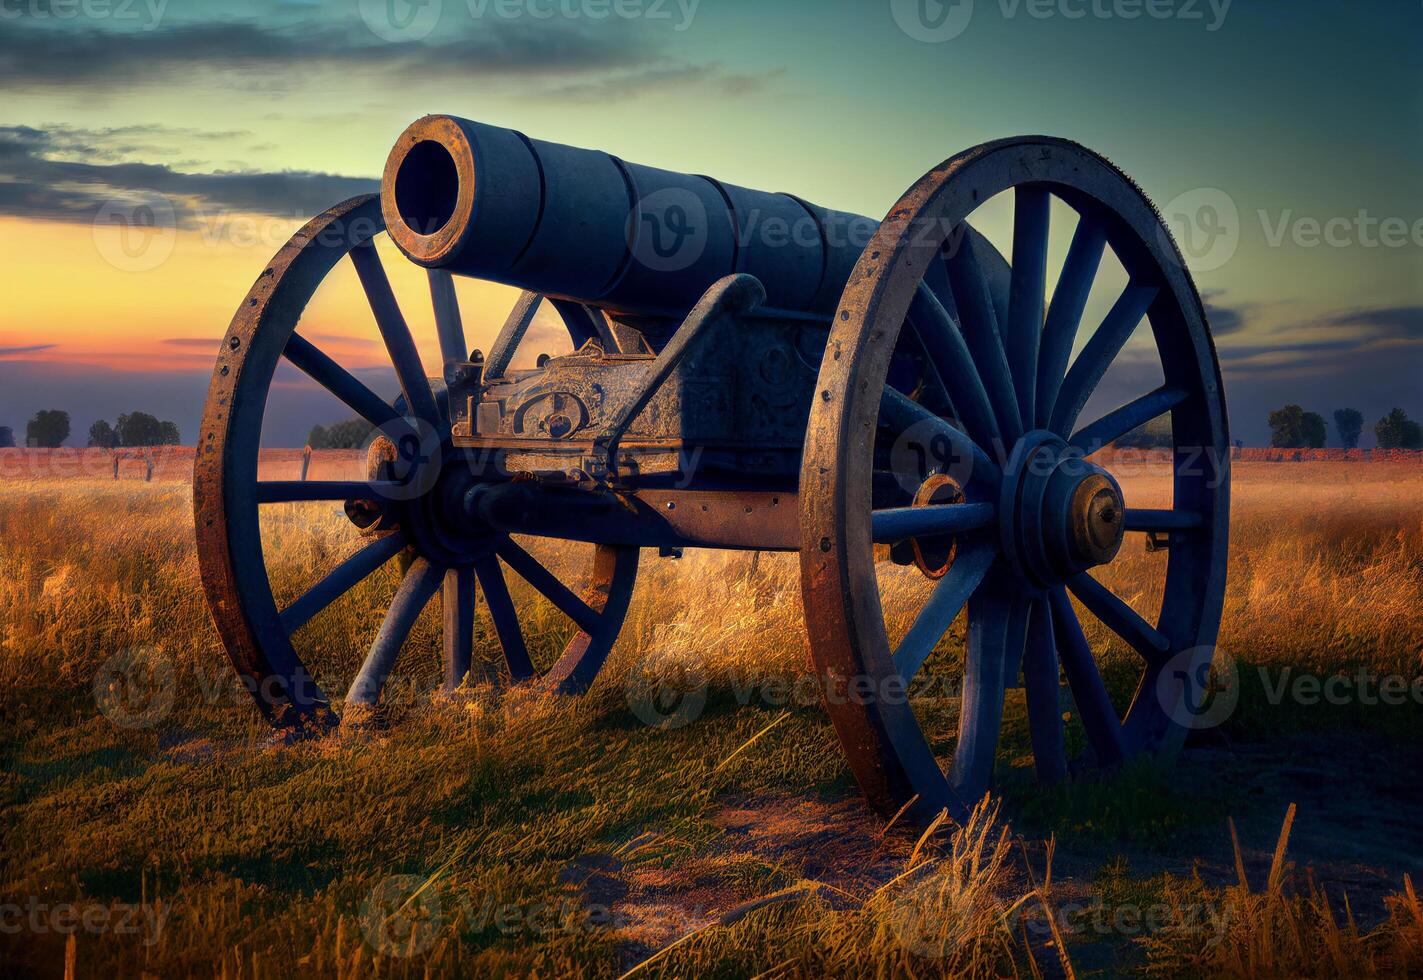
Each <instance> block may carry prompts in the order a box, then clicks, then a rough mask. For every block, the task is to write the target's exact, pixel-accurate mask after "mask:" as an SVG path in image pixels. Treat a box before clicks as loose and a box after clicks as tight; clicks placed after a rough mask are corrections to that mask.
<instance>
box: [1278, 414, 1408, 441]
mask: <svg viewBox="0 0 1423 980" xmlns="http://www.w3.org/2000/svg"><path fill="white" fill-rule="evenodd" d="M1268 422H1269V423H1270V445H1271V446H1273V447H1275V448H1276V449H1320V448H1323V446H1324V443H1325V441H1326V440H1327V438H1328V433H1327V431H1326V429H1325V422H1324V416H1322V415H1320V414H1319V413H1318V412H1307V411H1305V410H1304V409H1303V408H1302V407H1300V406H1299V405H1294V404H1290V405H1285V406H1284V407H1282V408H1277V409H1275V411H1273V412H1271V413H1270V414H1269V417H1268ZM1334 431H1335V433H1336V434H1337V435H1338V437H1339V443H1340V445H1342V446H1343V447H1344V448H1345V449H1357V448H1358V445H1359V436H1360V435H1362V434H1363V431H1364V414H1363V413H1362V412H1360V411H1359V410H1358V409H1356V408H1338V409H1335V410H1334ZM1374 438H1375V439H1376V440H1377V441H1378V445H1379V448H1380V449H1423V429H1421V428H1420V427H1419V425H1418V423H1417V422H1415V421H1413V420H1412V419H1410V418H1409V417H1408V413H1407V412H1405V411H1404V410H1403V409H1401V408H1395V409H1393V410H1392V411H1390V412H1389V413H1388V414H1387V415H1385V416H1384V417H1383V418H1381V419H1379V420H1378V421H1377V422H1375V423H1374Z"/></svg>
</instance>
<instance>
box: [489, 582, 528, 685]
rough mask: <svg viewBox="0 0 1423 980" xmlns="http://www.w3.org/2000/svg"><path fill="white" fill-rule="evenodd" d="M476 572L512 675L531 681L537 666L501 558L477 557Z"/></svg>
mask: <svg viewBox="0 0 1423 980" xmlns="http://www.w3.org/2000/svg"><path fill="white" fill-rule="evenodd" d="M474 574H475V575H477V576H478V577H479V587H480V589H482V590H483V592H484V601H485V603H486V604H487V605H488V606H489V618H490V619H492V620H493V621H494V632H496V633H498V634H499V645H500V646H501V647H503V649H504V662H505V663H506V664H508V666H509V676H511V677H512V678H513V679H514V680H516V681H522V680H528V679H529V678H530V677H533V676H534V665H533V661H531V660H530V659H529V650H528V648H527V647H526V646H524V631H523V629H521V628H520V626H519V614H518V612H517V610H515V609H514V600H513V599H511V598H510V597H509V587H508V586H507V585H506V584H505V583H504V570H503V569H501V568H500V567H499V559H497V558H495V557H494V556H493V555H485V556H484V557H483V558H479V559H477V560H476V561H475V563H474Z"/></svg>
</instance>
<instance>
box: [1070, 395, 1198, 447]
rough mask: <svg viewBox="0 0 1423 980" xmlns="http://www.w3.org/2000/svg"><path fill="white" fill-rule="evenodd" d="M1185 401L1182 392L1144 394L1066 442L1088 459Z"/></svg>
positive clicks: (1078, 431) (1076, 433)
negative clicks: (1079, 450) (1104, 447)
mask: <svg viewBox="0 0 1423 980" xmlns="http://www.w3.org/2000/svg"><path fill="white" fill-rule="evenodd" d="M1185 400H1186V392H1185V391H1183V390H1181V389H1180V388H1172V387H1170V386H1168V385H1162V386H1161V387H1160V388H1157V389H1156V390H1155V391H1150V392H1147V393H1146V394H1145V395H1142V396H1141V397H1140V398H1138V399H1136V400H1135V401H1131V402H1128V403H1127V404H1125V405H1123V406H1122V407H1121V408H1118V409H1115V410H1113V411H1111V412H1108V413H1107V414H1106V415H1103V416H1102V417H1101V418H1099V419H1098V420H1097V421H1095V422H1093V423H1092V424H1091V425H1086V426H1083V427H1082V428H1081V429H1078V430H1077V431H1076V432H1074V433H1073V434H1072V438H1071V439H1069V440H1068V442H1069V443H1071V444H1072V445H1074V446H1076V447H1077V448H1079V449H1081V450H1082V451H1083V452H1084V453H1086V454H1087V455H1089V456H1090V455H1091V454H1092V453H1095V452H1096V451H1097V450H1099V449H1101V448H1102V447H1103V446H1108V445H1111V444H1112V443H1114V442H1116V441H1117V440H1118V439H1120V438H1121V437H1122V436H1124V435H1126V434H1127V433H1128V432H1130V431H1132V430H1133V429H1135V428H1136V427H1137V426H1139V425H1145V424H1146V423H1147V422H1150V421H1151V420H1152V419H1154V418H1157V417H1158V416H1160V415H1163V414H1165V413H1166V412H1169V411H1171V409H1173V408H1175V407H1176V406H1177V405H1179V404H1181V403H1182V402H1183V401H1185Z"/></svg>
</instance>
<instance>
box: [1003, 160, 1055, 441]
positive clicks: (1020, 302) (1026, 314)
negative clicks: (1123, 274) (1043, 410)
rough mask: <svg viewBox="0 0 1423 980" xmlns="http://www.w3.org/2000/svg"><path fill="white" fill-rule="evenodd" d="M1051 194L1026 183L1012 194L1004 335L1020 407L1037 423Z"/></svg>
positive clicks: (1025, 418) (1028, 421) (1027, 419)
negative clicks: (1010, 267) (1010, 264)
mask: <svg viewBox="0 0 1423 980" xmlns="http://www.w3.org/2000/svg"><path fill="white" fill-rule="evenodd" d="M1050 202H1051V198H1050V197H1049V195H1048V192H1047V190H1046V189H1045V188H1042V187H1038V186H1035V185H1032V184H1024V185H1023V186H1021V187H1019V188H1018V189H1017V191H1015V192H1014V200H1013V278H1012V280H1011V286H1010V287H1009V294H1008V324H1007V329H1006V330H1005V331H1004V340H1005V343H1006V345H1007V348H1008V361H1009V364H1010V365H1011V366H1012V373H1013V387H1014V389H1016V390H1017V392H1018V413H1019V415H1020V417H1021V418H1022V420H1023V424H1024V425H1030V424H1033V421H1034V418H1035V415H1034V407H1033V406H1034V405H1035V403H1036V400H1037V399H1036V395H1037V384H1038V381H1037V370H1038V344H1039V343H1041V342H1042V334H1043V301H1044V294H1045V291H1046V289H1047V236H1048V221H1049V214H1048V212H1049V204H1050Z"/></svg>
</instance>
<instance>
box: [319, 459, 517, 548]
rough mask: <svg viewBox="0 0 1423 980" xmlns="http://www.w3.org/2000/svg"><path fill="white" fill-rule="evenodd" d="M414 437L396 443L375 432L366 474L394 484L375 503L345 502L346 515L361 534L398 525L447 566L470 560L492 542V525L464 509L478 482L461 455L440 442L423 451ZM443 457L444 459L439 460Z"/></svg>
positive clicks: (489, 546) (417, 543) (419, 546)
mask: <svg viewBox="0 0 1423 980" xmlns="http://www.w3.org/2000/svg"><path fill="white" fill-rule="evenodd" d="M425 448H426V447H423V446H422V444H421V442H420V440H419V438H418V436H417V435H415V434H413V433H405V434H402V438H401V443H400V444H399V445H398V444H397V442H396V441H393V440H392V439H391V438H389V437H388V436H385V435H380V436H377V437H376V438H375V439H374V440H373V441H372V442H371V445H370V448H369V449H368V450H367V453H366V469H367V477H368V478H369V479H371V480H382V481H388V482H394V483H397V484H399V489H398V490H397V491H394V492H393V493H392V495H391V497H390V499H388V500H385V501H382V502H380V503H373V502H371V501H365V500H348V501H346V505H345V507H346V515H347V517H349V518H350V520H351V522H352V523H353V524H355V525H356V526H357V527H359V528H361V530H362V532H363V533H366V534H373V533H377V532H381V531H392V530H395V529H396V528H399V529H401V530H403V531H404V532H405V533H406V535H407V536H408V537H409V539H410V543H411V545H412V546H413V547H414V548H415V550H416V551H417V552H419V553H420V554H421V555H423V556H424V557H426V558H428V559H430V560H431V561H435V562H438V563H440V564H442V565H446V566H458V565H467V564H470V563H471V562H472V561H473V560H474V559H476V558H479V557H481V556H483V555H486V554H489V553H491V552H492V551H493V547H494V534H493V531H492V529H490V528H488V527H485V526H483V525H482V524H481V523H479V522H478V521H476V520H474V519H472V518H471V516H470V515H469V514H468V513H467V511H466V509H465V506H464V500H465V495H466V494H467V493H468V492H469V489H470V487H472V486H473V485H474V484H475V483H476V482H477V481H476V480H475V477H474V475H473V474H472V473H471V471H470V467H469V465H468V464H467V462H466V461H464V460H463V459H462V458H458V457H451V456H450V455H449V454H448V453H447V452H445V451H444V448H445V447H442V449H441V451H438V452H426V451H425ZM442 460H443V461H442Z"/></svg>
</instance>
